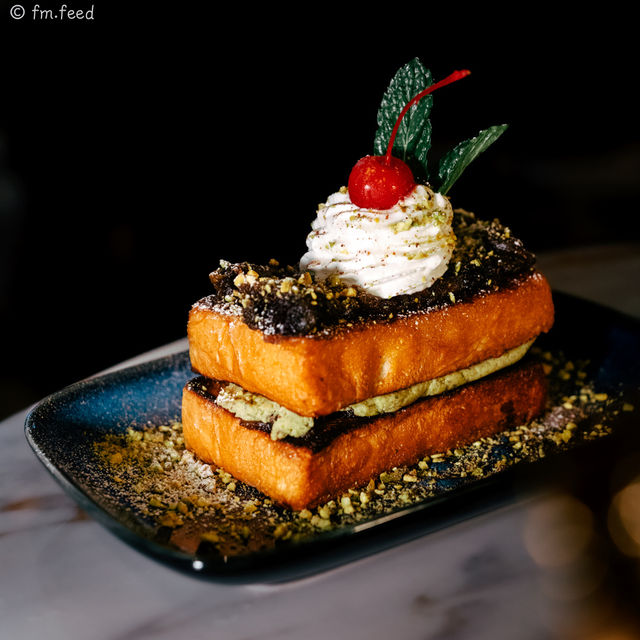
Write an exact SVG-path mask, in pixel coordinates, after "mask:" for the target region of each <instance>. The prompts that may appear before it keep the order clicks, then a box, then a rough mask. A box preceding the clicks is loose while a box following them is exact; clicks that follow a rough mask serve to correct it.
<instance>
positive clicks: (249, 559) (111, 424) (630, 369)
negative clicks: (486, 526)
mask: <svg viewBox="0 0 640 640" xmlns="http://www.w3.org/2000/svg"><path fill="white" fill-rule="evenodd" d="M555 302H556V311H557V313H556V324H555V326H554V328H553V330H552V331H551V332H550V334H549V335H548V336H544V338H541V339H540V342H541V345H542V346H544V348H546V349H550V350H554V349H556V350H562V351H564V352H565V353H566V354H568V355H569V357H571V358H573V359H575V360H584V359H588V360H589V361H590V363H591V364H590V365H589V372H590V373H589V375H590V377H591V378H592V379H593V380H594V382H595V384H596V385H597V388H598V389H600V390H603V391H609V392H612V393H618V392H622V393H623V394H625V399H628V401H629V402H635V403H636V407H640V403H638V390H639V389H640V323H639V322H638V321H636V320H634V319H632V318H629V317H627V316H624V315H621V314H618V313H616V312H613V311H611V310H610V309H607V308H604V307H600V306H597V305H594V304H591V303H589V302H585V301H582V300H580V299H577V298H574V297H570V296H566V295H562V294H556V295H555ZM190 377H192V374H191V370H190V366H189V359H188V354H187V353H186V352H185V353H180V354H177V355H174V356H170V357H166V358H162V359H159V360H155V361H152V362H149V363H144V364H141V365H137V366H134V367H130V368H128V369H123V370H120V371H116V372H114V373H110V374H107V375H104V376H101V377H97V378H93V379H89V380H86V381H83V382H79V383H77V384H74V385H72V386H70V387H68V388H66V389H63V390H62V391H60V392H58V393H55V394H53V395H52V396H49V397H48V398H45V399H44V400H42V401H41V402H40V403H39V404H38V405H37V406H36V407H35V408H34V409H33V410H32V411H31V412H30V413H29V415H28V417H27V420H26V424H25V433H26V437H27V440H28V441H29V444H30V445H31V447H32V448H33V450H34V452H35V453H36V455H37V456H38V458H39V459H40V461H41V462H42V463H43V464H44V465H45V466H46V468H47V469H48V470H49V471H50V472H51V474H52V475H53V476H54V478H55V479H56V480H57V481H58V482H59V483H60V485H61V486H62V488H63V489H64V490H65V491H66V492H67V493H68V494H69V495H70V496H71V497H72V498H74V499H75V500H76V501H77V502H78V503H79V505H80V506H81V507H82V508H83V509H85V510H86V511H87V512H88V513H89V514H91V515H92V516H93V517H94V518H95V519H97V520H98V521H99V522H101V523H102V524H103V525H105V526H106V527H107V528H108V529H109V530H111V531H112V532H113V533H115V534H116V535H117V536H119V537H120V538H121V539H122V540H124V541H125V542H127V543H128V544H130V545H131V546H133V547H135V548H136V549H138V550H139V551H141V552H143V553H145V554H147V555H148V556H150V557H152V558H154V559H156V560H158V561H160V562H162V563H165V564H166V565H168V566H170V567H173V568H175V569H178V570H181V571H183V572H186V573H188V574H191V575H193V576H198V577H202V578H206V579H210V580H214V581H218V582H228V583H249V582H258V581H260V582H276V581H285V580H292V579H296V578H300V577H303V576H306V575H310V574H312V573H315V572H318V571H323V570H326V569H329V568H332V567H335V566H338V565H340V564H343V563H345V562H348V561H351V560H354V559H357V558H361V557H364V556H366V555H370V554H372V553H376V552H378V551H381V550H383V549H385V548H389V547H391V546H394V545H397V544H399V543H402V542H405V541H408V540H410V539H413V538H416V537H418V536H422V535H425V534H427V533H429V532H431V531H434V530H437V529H441V528H443V527H446V526H449V525H451V524H453V523H455V522H458V521H461V520H464V519H467V518H470V517H473V516H474V515H476V514H478V513H481V512H486V511H487V510H490V509H493V508H496V507H497V506H500V505H503V504H505V503H506V502H509V501H513V500H515V499H517V497H518V496H520V495H522V493H523V492H526V491H530V490H531V489H532V488H536V487H538V486H539V484H540V483H541V482H542V481H543V480H542V479H543V478H544V482H545V483H546V484H548V483H549V482H553V481H554V478H555V477H556V476H555V475H554V471H555V470H557V469H558V468H560V467H561V468H563V469H566V467H567V457H572V458H575V460H576V464H575V465H574V466H573V468H576V469H581V468H582V469H593V468H594V464H596V463H595V462H594V460H593V459H592V457H593V456H596V455H597V465H599V467H600V468H603V464H604V460H605V459H606V458H607V457H608V458H609V459H614V458H615V457H616V456H617V454H618V451H620V450H621V448H622V449H625V448H627V447H628V440H629V438H635V437H637V436H635V434H636V432H637V431H638V429H633V427H637V426H638V425H637V422H638V419H637V417H636V416H637V412H632V413H621V414H619V415H617V416H614V415H612V416H610V419H609V423H610V425H611V426H612V427H614V431H613V434H612V436H609V437H608V438H606V444H604V445H603V443H602V442H598V443H597V446H596V447H595V448H594V446H590V445H586V446H581V447H577V448H575V449H574V450H570V451H564V452H563V453H562V454H561V455H559V458H561V460H558V459H553V457H552V459H545V460H544V462H534V463H522V464H516V465H515V466H514V467H511V468H510V469H508V470H506V471H504V472H500V473H498V474H495V475H493V476H491V477H488V478H484V479H481V480H474V481H472V482H468V483H467V484H466V485H459V484H458V485H455V486H453V487H452V488H451V490H448V491H446V492H444V493H443V494H442V495H440V496H439V497H437V498H431V499H428V500H425V501H423V502H421V503H419V504H417V505H413V506H411V507H409V508H406V509H402V510H399V511H397V512H395V513H392V514H391V515H387V516H385V517H381V518H378V519H375V520H371V521H368V522H366V523H365V524H364V525H363V524H360V525H356V526H344V527H341V528H339V529H337V530H332V531H329V532H325V533H319V534H318V535H316V536H315V537H313V538H311V539H308V540H305V541H304V542H303V543H298V544H293V543H292V544H284V545H277V546H276V547H275V548H274V549H271V550H269V551H260V552H255V553H250V554H244V555H239V556H229V557H222V556H220V555H219V554H218V553H216V552H215V550H212V548H211V546H209V547H206V545H205V546H204V547H202V548H198V550H197V551H195V552H193V553H187V552H185V551H183V550H181V549H180V548H178V547H176V546H175V545H173V544H171V542H170V541H169V536H168V535H167V531H166V527H164V528H163V527H158V526H157V525H153V524H151V523H149V522H148V521H146V520H145V519H143V518H139V517H137V516H136V515H135V513H134V512H133V511H132V510H131V509H130V508H129V507H128V505H126V504H123V503H122V502H121V501H120V500H119V499H118V497H117V492H116V491H114V489H115V487H114V486H113V478H111V477H110V476H109V475H108V474H107V473H106V472H100V470H99V469H96V464H95V454H94V451H93V448H92V442H93V441H95V440H98V439H100V438H101V437H104V436H105V435H106V434H112V433H122V432H124V430H126V428H127V427H129V426H130V425H131V424H132V423H135V424H139V425H144V424H147V423H149V424H156V425H157V424H166V423H167V422H170V421H172V420H176V419H179V418H180V398H181V391H182V387H183V385H184V383H185V382H186V381H187V380H188V379H189V378H190ZM595 449H597V453H594V451H595Z"/></svg>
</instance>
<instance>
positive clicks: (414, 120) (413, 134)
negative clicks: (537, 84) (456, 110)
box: [373, 58, 508, 194]
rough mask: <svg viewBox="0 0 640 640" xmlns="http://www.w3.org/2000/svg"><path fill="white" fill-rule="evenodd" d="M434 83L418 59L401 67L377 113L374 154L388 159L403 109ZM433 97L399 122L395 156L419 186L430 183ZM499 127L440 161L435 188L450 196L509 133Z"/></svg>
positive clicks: (423, 101) (480, 135)
mask: <svg viewBox="0 0 640 640" xmlns="http://www.w3.org/2000/svg"><path fill="white" fill-rule="evenodd" d="M432 83H433V80H432V76H431V72H430V71H429V69H427V68H426V67H425V66H424V65H423V64H422V62H421V61H420V60H419V59H418V58H414V59H413V60H411V61H410V62H408V63H407V64H405V65H404V66H403V67H401V68H400V69H399V70H398V71H397V72H396V74H395V75H394V77H393V78H392V80H391V82H390V84H389V87H388V88H387V90H386V91H385V93H384V96H383V98H382V102H381V103H380V107H379V109H378V119H377V123H378V128H377V130H376V134H375V138H374V144H373V146H374V154H375V155H381V156H382V155H385V154H386V152H387V146H388V144H389V139H390V137H391V133H392V131H393V128H394V126H395V124H396V120H397V119H398V116H399V115H400V112H401V111H402V109H403V108H404V106H405V105H406V104H407V103H408V102H409V101H410V100H411V99H412V98H413V97H414V96H416V95H417V94H418V93H420V92H421V91H423V90H424V89H425V88H426V87H428V86H430V85H431V84H432ZM432 106H433V96H432V95H431V94H429V95H427V96H425V97H424V98H422V100H420V101H419V102H418V103H417V104H415V105H413V107H411V108H410V109H409V111H408V112H407V114H406V115H405V116H404V118H403V119H402V121H401V122H400V126H399V128H398V133H397V135H396V139H395V141H394V145H393V155H394V156H396V157H398V158H400V159H401V160H403V161H404V162H406V163H407V164H408V165H409V167H410V168H411V170H412V172H413V175H414V177H415V178H416V180H417V181H418V182H428V181H430V177H431V168H430V164H429V161H428V153H429V150H430V149H431V133H432V127H431V121H430V120H429V116H430V114H431V108H432ZM507 127H508V125H506V124H502V125H496V126H493V127H489V128H488V129H483V130H482V131H480V132H479V133H478V134H477V135H476V136H475V137H473V138H469V139H467V140H464V141H463V142H461V143H459V144H458V145H457V146H456V147H454V148H453V149H452V150H451V151H449V152H448V153H447V154H445V155H444V156H443V158H442V159H441V160H440V163H439V166H438V171H437V177H436V178H435V179H434V180H433V184H432V186H433V187H434V188H435V189H436V190H437V191H439V192H440V193H443V194H445V193H447V192H448V191H449V190H450V189H451V187H452V186H453V184H454V183H455V182H456V181H457V180H458V178H460V176H461V175H462V173H463V172H464V170H465V169H466V168H467V167H468V166H469V164H470V163H471V162H472V161H473V160H475V159H476V158H477V157H478V156H479V155H480V154H481V153H483V152H484V151H486V150H487V149H488V148H489V147H490V146H491V145H492V144H493V143H494V142H495V141H496V140H497V139H498V138H499V137H500V136H501V135H502V134H503V133H504V132H505V130H506V129H507Z"/></svg>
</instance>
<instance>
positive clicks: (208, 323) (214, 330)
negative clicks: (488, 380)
mask: <svg viewBox="0 0 640 640" xmlns="http://www.w3.org/2000/svg"><path fill="white" fill-rule="evenodd" d="M552 324H553V302H552V299H551V290H550V287H549V284H548V283H547V281H546V279H545V278H544V276H542V275H541V274H540V273H538V272H534V273H533V274H532V275H530V276H528V277H527V278H525V279H523V280H521V281H519V282H518V283H516V284H514V285H513V286H511V287H509V288H504V289H499V290H497V291H495V292H492V293H488V294H483V295H479V296H477V297H476V298H475V299H474V300H473V301H472V302H468V303H458V304H452V305H450V306H447V307H445V308H443V309H440V310H437V311H431V312H429V313H423V314H416V315H413V316H410V317H405V318H397V319H395V320H394V321H392V322H389V323H384V324H381V323H378V324H373V323H368V324H366V325H364V326H354V327H353V328H351V329H346V330H344V331H341V332H338V333H336V334H335V335H332V336H331V337H329V338H319V337H280V338H277V339H273V338H271V339H269V340H265V336H264V335H263V334H262V333H261V332H260V331H255V330H253V329H250V328H249V327H248V326H247V325H246V324H245V323H244V322H243V321H242V318H241V317H240V316H230V315H223V314H221V313H218V312H215V311H212V310H211V309H205V308H201V307H198V306H195V307H194V308H193V309H192V310H191V313H190V316H189V324H188V336H189V347H190V355H191V363H192V367H193V369H194V371H196V372H198V373H200V374H202V375H204V376H206V377H208V378H216V379H219V380H227V381H231V382H235V383H236V384H238V385H240V386H241V387H243V388H245V389H247V390H248V391H252V392H253V393H258V394H261V395H264V396H267V397H268V398H270V399H272V400H275V401H276V402H278V403H279V404H281V405H283V406H285V407H287V408H288V409H291V410H292V411H295V412H296V413H298V414H300V415H305V416H320V415H328V414H330V413H333V412H334V411H337V410H339V409H341V408H343V407H345V406H347V405H349V404H352V403H355V402H360V401H361V400H365V399H366V398H371V397H373V396H377V395H381V394H384V393H390V392H392V391H397V390H398V389H402V388H405V387H408V386H411V385H413V384H416V383H418V382H423V381H425V380H430V379H432V378H436V377H439V376H442V375H445V374H447V373H450V372H452V371H457V370H459V369H463V368H465V367H468V366H470V365H472V364H476V363H478V362H482V361H483V360H486V359H488V358H493V357H497V356H500V355H502V354H503V353H504V352H505V351H507V350H508V349H512V348H514V347H516V346H519V345H520V344H523V343H524V342H527V341H528V340H531V339H532V338H534V337H536V336H537V335H539V334H540V333H542V332H545V331H548V330H549V329H550V328H551V325H552Z"/></svg>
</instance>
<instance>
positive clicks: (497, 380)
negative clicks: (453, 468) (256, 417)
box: [182, 363, 546, 509]
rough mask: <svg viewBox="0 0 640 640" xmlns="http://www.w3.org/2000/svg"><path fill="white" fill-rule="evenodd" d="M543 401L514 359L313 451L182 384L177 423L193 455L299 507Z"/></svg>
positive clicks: (483, 431)
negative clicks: (254, 424)
mask: <svg viewBox="0 0 640 640" xmlns="http://www.w3.org/2000/svg"><path fill="white" fill-rule="evenodd" d="M545 398H546V381H545V378H544V373H543V371H542V368H541V367H540V366H539V365H537V364H531V363H529V364H526V365H525V364H522V365H519V366H517V367H515V368H510V369H507V370H505V371H502V372H500V373H498V374H494V375H493V376H490V377H488V378H485V379H483V380H480V381H478V382H475V383H473V384H469V385H466V386H464V387H461V388H460V389H457V390H456V391H453V392H450V393H447V394H444V395H441V396H436V397H433V398H428V399H425V400H421V401H419V402H416V403H414V404H413V405H411V406H409V407H407V408H405V409H401V410H400V411H396V412H394V413H391V414H385V415H382V416H380V417H379V418H377V419H374V420H370V421H368V422H366V423H365V424H364V425H362V426H360V427H357V428H354V429H351V430H348V431H346V432H343V433H341V434H340V435H338V436H337V437H336V438H335V439H333V440H332V441H331V442H330V443H329V444H328V445H327V446H325V447H324V448H323V449H321V450H320V451H316V452H314V451H312V450H311V449H310V448H307V447H304V446H297V445H294V444H291V443H290V442H285V441H282V440H280V441H274V440H271V437H270V436H269V434H268V433H265V432H264V431H260V430H257V429H252V428H249V427H246V426H243V425H242V424H241V422H240V420H239V419H238V418H236V417H235V416H234V415H233V414H231V413H229V412H228V411H226V410H225V409H222V408H221V407H219V406H218V405H216V404H215V402H213V400H212V398H211V397H209V398H207V397H205V396H203V395H202V394H199V393H197V392H196V391H194V390H193V389H192V388H190V387H189V385H187V386H186V387H185V390H184V394H183V404H182V412H183V414H182V421H183V431H184V438H185V444H186V446H187V448H188V449H190V450H191V451H193V452H194V454H195V455H196V456H198V457H199V458H200V459H202V460H204V461H205V462H209V463H213V464H216V465H219V466H221V467H223V468H224V469H225V470H226V471H228V472H229V473H231V474H232V475H234V476H235V477H236V478H238V479H240V480H242V481H244V482H246V483H248V484H250V485H252V486H255V487H257V488H258V489H259V490H261V491H262V492H263V493H266V494H267V495H269V496H270V497H271V498H273V499H274V500H276V501H277V502H281V503H283V504H286V505H288V506H290V507H291V508H293V509H303V508H306V507H311V506H314V505H316V504H318V503H320V502H321V501H323V500H325V499H328V498H329V497H332V496H335V495H337V494H339V493H341V492H343V491H345V490H347V489H349V488H351V487H354V486H360V485H363V484H366V483H367V482H368V480H369V479H370V478H372V477H374V476H377V475H378V474H379V473H381V472H382V471H384V470H386V469H390V468H392V467H394V466H400V465H404V464H413V463H415V462H416V461H417V460H419V459H420V458H422V457H423V456H425V455H428V454H430V453H434V452H438V451H445V450H447V449H449V448H453V447H457V446H461V445H463V444H465V443H469V442H473V441H475V440H477V439H479V438H481V437H485V436H488V435H490V434H492V433H496V432H498V431H500V430H501V429H503V428H506V427H508V426H511V425H513V424H523V423H526V422H528V421H530V420H531V419H532V418H533V417H535V416H536V415H538V414H539V413H540V412H541V411H542V410H543V408H544V404H545Z"/></svg>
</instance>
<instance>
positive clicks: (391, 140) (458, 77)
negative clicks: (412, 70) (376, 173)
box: [384, 69, 471, 166]
mask: <svg viewBox="0 0 640 640" xmlns="http://www.w3.org/2000/svg"><path fill="white" fill-rule="evenodd" d="M470 73H471V71H469V70H468V69H463V70H461V71H454V72H453V73H452V74H450V75H448V76H447V77H446V78H444V79H443V80H440V81H439V82H436V83H435V84H432V85H429V86H428V87H427V88H426V89H423V90H422V91H421V92H420V93H419V94H418V95H416V96H414V97H413V98H411V100H409V102H407V104H406V105H405V106H404V109H402V111H401V112H400V115H399V116H398V119H397V120H396V124H395V126H394V127H393V131H392V132H391V137H390V138H389V145H388V146H387V153H386V155H385V160H384V163H385V164H386V165H387V166H388V165H389V164H391V151H392V149H393V143H394V142H395V140H396V135H397V133H398V129H399V127H400V122H401V121H402V118H404V116H405V114H406V113H407V111H409V109H411V107H412V106H413V105H414V104H416V102H419V101H420V100H422V98H424V97H425V96H426V95H429V94H430V93H431V92H432V91H435V90H436V89H439V88H440V87H444V86H445V85H447V84H451V83H452V82H455V81H456V80H461V79H462V78H466V77H467V76H468V75H469V74H470Z"/></svg>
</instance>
